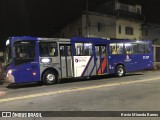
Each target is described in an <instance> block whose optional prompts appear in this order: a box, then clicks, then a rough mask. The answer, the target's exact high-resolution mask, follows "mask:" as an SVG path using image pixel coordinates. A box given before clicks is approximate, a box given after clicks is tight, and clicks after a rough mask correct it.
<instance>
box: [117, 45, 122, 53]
mask: <svg viewBox="0 0 160 120" xmlns="http://www.w3.org/2000/svg"><path fill="white" fill-rule="evenodd" d="M117 54H123V44H122V43H117Z"/></svg>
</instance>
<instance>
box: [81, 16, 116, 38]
mask: <svg viewBox="0 0 160 120" xmlns="http://www.w3.org/2000/svg"><path fill="white" fill-rule="evenodd" d="M89 21H90V22H89V33H90V37H105V38H115V37H116V19H115V18H111V17H106V16H105V15H96V14H95V15H89ZM98 23H100V24H101V25H102V26H101V30H100V31H98ZM82 28H83V29H82V33H83V35H84V36H85V35H86V15H83V16H82Z"/></svg>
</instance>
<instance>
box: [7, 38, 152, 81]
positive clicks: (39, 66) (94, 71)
mask: <svg viewBox="0 0 160 120" xmlns="http://www.w3.org/2000/svg"><path fill="white" fill-rule="evenodd" d="M26 40H27V41H34V42H35V59H34V60H33V61H30V62H27V63H23V64H19V65H15V64H14V63H15V61H14V60H15V58H14V55H15V53H14V52H15V49H14V43H16V42H18V41H20V42H23V41H26ZM41 42H42V43H43V42H46V43H49V44H48V45H50V43H56V44H57V46H56V49H54V52H55V51H56V52H57V55H56V56H52V57H51V56H46V57H42V56H40V48H39V45H40V43H41ZM142 42H144V43H147V41H142ZM77 43H80V44H83V46H84V45H85V44H86V43H87V45H90V46H91V45H92V48H90V49H92V53H91V54H90V55H77V53H76V52H77V51H76V49H77V48H76V44H77ZM119 43H120V44H123V54H111V53H112V51H111V47H114V46H111V44H119ZM125 43H135V41H131V40H107V39H101V38H84V37H74V38H71V39H57V38H36V37H11V38H10V45H11V54H12V62H11V64H10V65H9V66H8V67H7V69H6V70H7V73H6V76H7V75H10V77H11V79H12V81H13V83H22V82H34V81H41V80H42V79H41V78H42V75H43V73H44V71H45V70H47V69H52V70H55V71H56V73H57V74H58V76H59V78H66V77H90V76H92V75H99V74H106V73H109V74H112V73H115V70H116V67H117V66H118V65H123V66H124V68H125V70H126V72H131V71H136V70H142V69H150V68H153V54H152V44H151V42H150V53H140V54H128V53H125V52H124V51H125V50H126V49H127V48H125ZM45 60H50V62H47V63H46V62H43V61H45ZM9 70H12V73H11V74H8V72H9Z"/></svg>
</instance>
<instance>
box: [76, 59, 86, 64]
mask: <svg viewBox="0 0 160 120" xmlns="http://www.w3.org/2000/svg"><path fill="white" fill-rule="evenodd" d="M78 62H86V58H76V59H75V63H78Z"/></svg>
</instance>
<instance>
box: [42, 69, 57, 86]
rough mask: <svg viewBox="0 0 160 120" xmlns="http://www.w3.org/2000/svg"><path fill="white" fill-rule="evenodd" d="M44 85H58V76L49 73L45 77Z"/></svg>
mask: <svg viewBox="0 0 160 120" xmlns="http://www.w3.org/2000/svg"><path fill="white" fill-rule="evenodd" d="M42 80H43V83H44V84H46V85H52V84H56V83H57V75H56V74H55V73H54V72H52V71H47V72H45V73H44V75H43V79H42Z"/></svg>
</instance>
